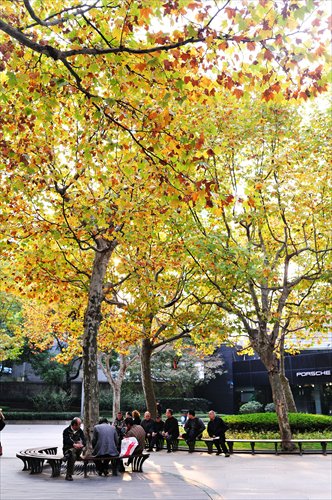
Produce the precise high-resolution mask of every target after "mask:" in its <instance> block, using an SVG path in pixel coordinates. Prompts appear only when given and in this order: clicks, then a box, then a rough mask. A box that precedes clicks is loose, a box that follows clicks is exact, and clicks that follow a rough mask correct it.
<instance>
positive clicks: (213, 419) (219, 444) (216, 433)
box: [207, 410, 230, 457]
mask: <svg viewBox="0 0 332 500" xmlns="http://www.w3.org/2000/svg"><path fill="white" fill-rule="evenodd" d="M209 418H210V421H209V423H208V426H207V431H208V434H209V436H210V437H211V438H219V439H214V440H213V441H211V442H207V447H208V453H212V448H213V445H214V444H215V446H216V448H217V453H216V455H220V454H221V450H222V451H223V452H224V453H225V457H229V456H230V454H229V449H228V448H227V445H226V438H225V432H226V431H227V429H228V426H227V424H226V423H225V422H224V421H223V419H222V418H221V417H217V415H216V412H215V411H213V410H210V411H209Z"/></svg>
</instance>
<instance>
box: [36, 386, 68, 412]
mask: <svg viewBox="0 0 332 500" xmlns="http://www.w3.org/2000/svg"><path fill="white" fill-rule="evenodd" d="M31 401H32V404H33V406H34V408H35V409H36V410H41V411H47V410H48V411H49V410H51V411H66V410H68V409H69V408H70V405H71V397H70V396H68V395H67V394H66V393H65V392H63V391H61V392H54V391H48V390H46V391H41V392H39V393H38V394H36V396H33V397H32V398H31Z"/></svg>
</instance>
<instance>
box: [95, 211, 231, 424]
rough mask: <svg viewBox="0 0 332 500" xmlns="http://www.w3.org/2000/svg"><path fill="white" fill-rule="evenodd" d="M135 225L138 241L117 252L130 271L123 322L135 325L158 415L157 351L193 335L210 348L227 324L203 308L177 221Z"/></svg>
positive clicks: (121, 268) (145, 382)
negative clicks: (153, 361)
mask: <svg viewBox="0 0 332 500" xmlns="http://www.w3.org/2000/svg"><path fill="white" fill-rule="evenodd" d="M131 229H132V231H134V234H135V240H134V242H133V243H131V244H129V245H124V244H123V245H122V246H121V247H119V249H117V251H116V254H117V256H116V258H117V259H118V260H119V263H118V266H117V272H118V273H119V274H120V276H122V275H123V276H126V275H128V274H129V273H130V277H129V279H128V280H126V282H125V283H124V286H123V289H121V294H119V296H118V298H117V300H118V303H121V304H122V307H123V308H124V310H125V313H124V314H123V316H124V322H125V323H126V322H128V323H129V324H130V328H131V330H132V335H131V337H132V338H134V341H136V342H137V343H138V342H139V343H140V360H141V380H142V386H143V391H144V395H145V400H146V405H147V409H148V410H149V411H150V412H151V414H152V415H155V413H156V398H155V390H154V384H153V378H152V371H151V358H152V355H153V353H154V352H157V351H158V350H160V348H162V347H163V346H166V345H170V344H174V343H176V345H177V348H178V350H180V346H181V344H182V343H183V344H184V346H185V345H186V344H187V343H188V341H190V339H192V341H193V342H194V344H195V345H196V346H197V349H201V351H202V352H203V351H205V353H208V352H211V351H213V350H214V348H215V346H216V343H220V342H221V340H222V338H223V331H224V329H223V325H222V319H220V318H218V320H216V319H215V318H214V316H213V315H212V314H211V307H210V306H205V307H202V306H201V305H200V304H198V303H197V300H196V299H194V298H193V296H192V292H191V291H190V288H191V282H192V280H193V277H194V273H193V272H192V269H191V268H190V266H189V265H188V256H186V254H185V253H184V251H183V245H182V244H181V243H180V242H179V241H178V237H177V236H176V235H175V234H172V233H173V230H172V226H171V225H169V224H167V223H165V222H164V223H160V222H159V223H158V219H157V218H155V217H150V218H146V219H145V221H144V224H143V225H142V224H141V226H140V227H138V225H137V226H135V224H134V223H132V225H131ZM106 305H107V301H106ZM104 316H105V318H106V316H107V313H106V311H105V313H104ZM126 318H127V319H126ZM105 326H106V323H105ZM134 332H135V333H134ZM121 337H122V336H120V338H121ZM125 338H128V337H127V336H126V335H125Z"/></svg>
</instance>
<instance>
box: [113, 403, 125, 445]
mask: <svg viewBox="0 0 332 500" xmlns="http://www.w3.org/2000/svg"><path fill="white" fill-rule="evenodd" d="M113 425H114V427H115V430H116V432H117V434H118V438H119V443H120V442H121V440H122V438H123V436H124V435H125V434H126V431H127V428H126V424H125V421H124V418H123V414H122V411H118V413H117V414H116V419H115V420H114V422H113Z"/></svg>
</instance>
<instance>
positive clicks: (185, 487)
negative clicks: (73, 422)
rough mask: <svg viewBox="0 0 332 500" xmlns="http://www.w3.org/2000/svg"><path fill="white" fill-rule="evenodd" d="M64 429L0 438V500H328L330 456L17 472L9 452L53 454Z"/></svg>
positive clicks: (10, 430) (27, 429)
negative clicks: (138, 469)
mask: <svg viewBox="0 0 332 500" xmlns="http://www.w3.org/2000/svg"><path fill="white" fill-rule="evenodd" d="M64 427H65V425H32V424H28V423H27V424H25V425H22V424H21V425H11V424H10V423H8V425H7V426H6V428H5V429H4V431H3V432H2V433H1V434H2V436H1V439H2V445H3V452H4V455H3V456H2V457H1V458H0V500H20V499H22V500H46V499H48V500H73V499H74V498H78V499H79V500H91V498H94V497H97V498H98V500H106V499H107V500H110V499H121V500H133V499H135V500H150V499H151V500H152V499H163V500H164V499H166V500H168V499H169V500H171V499H174V500H177V499H179V500H207V499H212V500H245V499H246V500H247V499H249V500H250V499H252V500H330V499H331V498H332V455H328V456H323V455H304V456H302V457H301V456H299V455H294V456H284V455H281V456H275V455H255V456H252V455H242V454H237V455H233V456H231V457H230V458H225V457H224V456H219V457H217V456H215V455H208V454H207V453H194V454H188V453H187V452H183V451H179V452H177V453H174V454H167V453H166V452H165V451H161V452H158V453H152V454H151V456H150V459H149V460H147V461H146V462H145V464H144V467H143V468H144V473H134V474H132V473H130V472H126V473H124V474H122V475H119V476H118V477H111V476H108V477H107V478H105V477H99V476H96V475H90V476H89V477H88V478H86V479H84V477H83V476H75V477H74V482H72V483H68V482H66V481H65V480H64V478H63V477H59V478H51V477H50V469H48V468H46V469H45V471H44V472H43V473H42V474H38V475H30V474H29V473H28V472H26V471H24V472H23V471H22V467H23V463H22V462H21V460H19V459H17V458H16V456H15V454H16V452H17V451H19V450H21V449H24V448H29V447H33V446H51V445H52V446H58V447H59V449H61V444H62V443H61V437H62V430H63V429H64Z"/></svg>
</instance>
